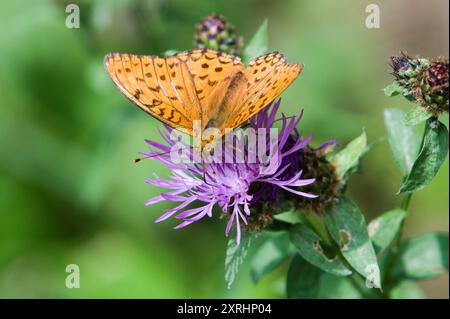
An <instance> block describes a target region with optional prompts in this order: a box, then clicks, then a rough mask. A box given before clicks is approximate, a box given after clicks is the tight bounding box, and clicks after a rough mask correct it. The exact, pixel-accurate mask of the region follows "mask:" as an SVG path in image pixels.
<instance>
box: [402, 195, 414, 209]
mask: <svg viewBox="0 0 450 319" xmlns="http://www.w3.org/2000/svg"><path fill="white" fill-rule="evenodd" d="M411 197H412V193H407V194H406V195H405V196H404V197H403V201H402V206H401V208H402V209H403V210H404V211H406V212H407V211H408V208H409V203H410V202H411Z"/></svg>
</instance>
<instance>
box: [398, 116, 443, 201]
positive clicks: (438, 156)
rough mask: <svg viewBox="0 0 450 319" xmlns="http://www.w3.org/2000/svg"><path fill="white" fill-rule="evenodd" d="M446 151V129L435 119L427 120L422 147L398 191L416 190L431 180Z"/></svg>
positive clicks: (408, 191)
mask: <svg viewBox="0 0 450 319" xmlns="http://www.w3.org/2000/svg"><path fill="white" fill-rule="evenodd" d="M447 153H448V130H447V128H446V127H445V125H444V124H442V123H441V122H439V121H438V120H437V119H435V118H432V119H429V120H427V123H426V127H425V136H424V140H423V145H422V149H421V150H420V153H419V156H418V157H417V159H416V160H415V162H414V164H413V166H412V168H411V172H410V173H409V175H408V176H407V177H406V179H405V180H404V181H403V184H402V185H401V186H400V190H399V193H410V192H417V191H419V190H421V189H422V188H424V187H425V186H426V185H427V184H428V183H430V182H431V180H432V179H433V177H434V176H435V175H436V174H437V172H438V171H439V168H440V167H441V165H442V163H444V161H445V158H446V157H447Z"/></svg>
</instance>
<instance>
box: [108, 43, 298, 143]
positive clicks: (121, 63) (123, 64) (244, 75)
mask: <svg viewBox="0 0 450 319" xmlns="http://www.w3.org/2000/svg"><path fill="white" fill-rule="evenodd" d="M104 65H105V68H106V70H107V71H108V74H109V76H110V77H111V79H112V80H113V81H114V83H115V84H116V85H117V87H118V88H119V90H120V91H121V92H122V93H123V94H124V95H125V96H126V97H127V98H128V99H130V100H131V101H132V102H133V103H134V104H136V105H137V106H139V107H140V108H141V109H142V110H144V111H145V112H147V113H148V114H150V115H151V116H153V117H155V118H156V119H158V120H160V121H161V122H163V123H165V124H168V125H169V126H171V127H173V128H175V129H177V130H180V131H182V132H185V133H187V134H190V135H193V134H194V132H193V123H194V121H195V120H200V121H201V126H202V129H207V128H210V127H215V128H218V129H219V130H220V132H222V135H223V134H224V131H225V129H226V128H232V129H234V128H236V127H238V126H239V125H241V124H242V123H244V122H245V121H247V120H248V119H249V118H251V117H252V116H253V115H255V114H256V113H258V112H259V111H261V110H262V109H263V108H264V107H265V106H266V105H268V104H269V103H270V102H271V101H273V100H274V99H275V98H276V97H277V96H278V95H279V94H281V92H283V91H284V90H285V89H286V88H287V87H288V86H289V85H290V84H291V83H292V81H294V80H295V78H296V77H297V76H298V75H299V74H300V72H301V70H302V68H303V65H299V64H289V63H287V62H286V60H285V59H284V57H283V55H282V54H280V53H278V52H273V53H269V54H266V55H263V56H260V57H258V58H255V59H253V60H252V61H251V62H250V63H249V65H248V66H247V67H245V66H244V65H243V64H242V63H241V60H240V59H239V58H238V57H234V56H232V55H228V54H225V53H222V52H217V51H213V50H193V51H185V52H180V53H178V54H175V55H174V56H171V57H166V58H160V57H156V56H142V55H141V56H139V55H130V54H119V53H110V54H108V55H106V57H105V60H104Z"/></svg>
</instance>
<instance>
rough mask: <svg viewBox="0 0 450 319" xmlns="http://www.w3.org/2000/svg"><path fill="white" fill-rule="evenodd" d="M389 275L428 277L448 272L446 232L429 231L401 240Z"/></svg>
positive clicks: (414, 277) (397, 277) (395, 276)
mask: <svg viewBox="0 0 450 319" xmlns="http://www.w3.org/2000/svg"><path fill="white" fill-rule="evenodd" d="M398 254H399V255H398V257H397V259H396V262H395V264H394V266H393V268H392V272H391V275H390V277H391V278H394V279H412V280H418V279H428V278H433V277H437V276H440V275H442V274H444V273H446V272H448V234H444V233H429V234H425V235H422V236H419V237H415V238H412V239H408V240H406V241H403V242H402V243H401V244H400V248H399V252H398Z"/></svg>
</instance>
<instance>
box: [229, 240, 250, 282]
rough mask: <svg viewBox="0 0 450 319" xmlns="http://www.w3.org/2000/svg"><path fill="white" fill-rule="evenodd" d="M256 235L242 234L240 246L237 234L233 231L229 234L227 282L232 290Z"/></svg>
mask: <svg viewBox="0 0 450 319" xmlns="http://www.w3.org/2000/svg"><path fill="white" fill-rule="evenodd" d="M253 237H254V234H253V233H251V232H248V231H242V232H241V242H240V244H239V245H238V244H237V242H236V233H235V231H231V232H230V234H229V239H228V244H227V250H226V253H225V282H226V283H227V287H228V288H230V287H231V285H232V284H233V282H234V280H235V279H236V275H237V273H238V271H239V267H240V266H241V265H242V263H243V262H244V260H245V257H246V256H247V252H248V249H249V247H250V244H251V243H252V239H253Z"/></svg>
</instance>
